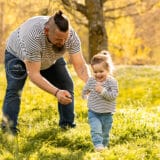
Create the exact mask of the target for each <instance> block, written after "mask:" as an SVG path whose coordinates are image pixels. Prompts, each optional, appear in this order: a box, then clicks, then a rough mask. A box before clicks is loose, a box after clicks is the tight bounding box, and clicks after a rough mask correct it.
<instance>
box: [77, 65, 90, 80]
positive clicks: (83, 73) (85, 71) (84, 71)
mask: <svg viewBox="0 0 160 160" xmlns="http://www.w3.org/2000/svg"><path fill="white" fill-rule="evenodd" d="M76 72H77V74H78V77H79V78H80V79H81V80H83V81H84V82H87V80H88V78H89V77H90V75H91V73H90V70H89V66H88V65H87V64H85V65H83V66H82V67H80V68H76Z"/></svg>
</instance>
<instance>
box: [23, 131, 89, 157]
mask: <svg viewBox="0 0 160 160" xmlns="http://www.w3.org/2000/svg"><path fill="white" fill-rule="evenodd" d="M67 132H70V131H69V130H68V131H64V130H61V129H60V128H49V129H48V130H45V131H43V132H39V133H37V134H36V135H34V136H33V137H28V140H27V143H26V144H23V147H22V148H21V151H20V152H21V153H22V154H24V153H25V155H26V157H28V158H29V157H30V155H31V154H34V153H35V152H37V156H38V160H41V159H43V160H44V159H45V160H54V159H55V160H72V159H73V160H81V159H82V160H83V157H84V155H85V154H86V152H89V151H91V148H92V143H91V142H90V139H89V137H86V139H87V138H88V140H86V139H85V138H84V136H83V135H81V136H76V135H75V136H74V137H71V136H66V134H65V133H67ZM43 147H44V148H43ZM47 147H48V150H49V151H47ZM42 148H43V149H42ZM52 149H53V151H51V150H52ZM40 150H41V151H40ZM42 150H43V151H42ZM45 150H46V151H45ZM64 150H65V151H64ZM63 152H64V153H63Z"/></svg>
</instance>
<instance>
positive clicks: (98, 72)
mask: <svg viewBox="0 0 160 160" xmlns="http://www.w3.org/2000/svg"><path fill="white" fill-rule="evenodd" d="M92 70H93V75H94V77H95V79H96V81H98V82H103V81H105V80H106V79H107V76H108V71H107V69H106V68H104V66H103V64H102V63H100V64H95V65H93V66H92Z"/></svg>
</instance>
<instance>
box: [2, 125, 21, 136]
mask: <svg viewBox="0 0 160 160" xmlns="http://www.w3.org/2000/svg"><path fill="white" fill-rule="evenodd" d="M1 129H2V132H3V133H9V134H11V135H13V136H17V135H18V133H19V132H20V130H19V129H18V128H16V127H6V126H4V125H1Z"/></svg>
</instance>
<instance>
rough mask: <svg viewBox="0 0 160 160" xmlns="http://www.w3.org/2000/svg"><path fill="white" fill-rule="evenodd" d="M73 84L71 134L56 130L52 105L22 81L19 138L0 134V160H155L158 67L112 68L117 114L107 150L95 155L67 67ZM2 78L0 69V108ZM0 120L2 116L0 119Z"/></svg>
mask: <svg viewBox="0 0 160 160" xmlns="http://www.w3.org/2000/svg"><path fill="white" fill-rule="evenodd" d="M69 69H70V72H71V75H72V77H73V79H74V82H75V106H76V107H75V112H76V123H77V128H76V129H70V130H68V131H63V130H60V129H59V127H58V125H57V124H58V117H59V116H58V111H57V101H56V99H55V98H54V97H53V96H51V95H49V94H48V93H45V92H43V91H42V90H40V89H39V88H37V87H36V86H35V85H34V84H32V83H31V82H30V81H29V80H27V82H26V85H25V88H24V91H23V96H22V104H21V111H20V115H19V128H20V130H21V132H20V134H19V136H18V137H17V138H14V137H12V136H9V135H4V134H2V132H1V130H0V142H1V143H0V160H159V159H160V125H159V124H160V89H159V86H160V81H159V77H160V67H159V66H117V67H116V72H115V77H116V78H117V80H118V82H119V97H118V99H117V112H116V113H115V115H114V122H113V128H112V130H111V134H110V147H109V149H108V150H105V151H104V152H102V153H96V152H94V150H93V145H92V142H91V137H90V128H89V125H88V120H87V107H86V101H85V100H82V99H81V90H82V87H83V85H84V83H83V82H82V81H81V80H79V79H78V78H77V76H76V74H75V72H74V71H73V68H72V67H70V66H69ZM4 75H5V73H4V69H3V66H2V65H1V66H0V77H1V78H0V84H1V85H0V92H1V93H0V95H1V96H0V105H1V106H2V102H3V97H4V94H5V88H6V83H5V81H6V80H5V76H4ZM0 118H1V116H0Z"/></svg>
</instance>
